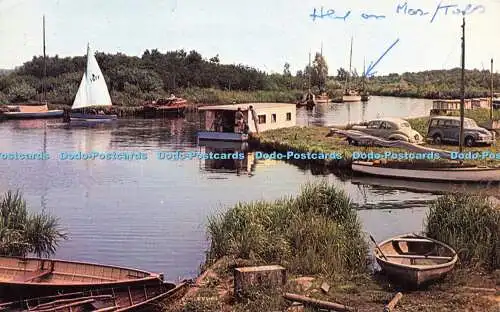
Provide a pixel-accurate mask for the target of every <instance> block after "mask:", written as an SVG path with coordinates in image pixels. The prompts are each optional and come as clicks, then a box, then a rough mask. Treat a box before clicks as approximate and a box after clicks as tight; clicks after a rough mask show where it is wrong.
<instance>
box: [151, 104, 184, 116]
mask: <svg viewBox="0 0 500 312" xmlns="http://www.w3.org/2000/svg"><path fill="white" fill-rule="evenodd" d="M186 109H187V106H179V107H147V106H146V107H143V113H144V118H161V117H167V116H176V115H177V116H182V115H184V113H185V112H186Z"/></svg>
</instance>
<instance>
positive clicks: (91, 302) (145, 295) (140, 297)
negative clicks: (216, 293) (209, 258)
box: [0, 282, 188, 312]
mask: <svg viewBox="0 0 500 312" xmlns="http://www.w3.org/2000/svg"><path fill="white" fill-rule="evenodd" d="M187 290H188V284H187V283H186V282H183V283H181V284H179V285H177V286H176V285H174V284H171V283H163V284H159V285H135V286H123V287H115V288H106V289H97V290H92V291H86V292H78V293H70V294H64V295H56V296H49V297H38V298H33V299H29V300H23V301H15V302H8V303H3V304H0V311H9V312H27V311H30V312H35V311H38V312H42V311H43V312H66V311H67V312H80V311H82V312H83V311H85V312H90V311H100V312H103V311H115V312H118V311H120V312H122V311H140V310H147V311H150V310H151V308H152V307H153V306H154V304H156V303H158V302H159V301H163V302H166V301H167V300H169V301H171V300H175V299H178V298H179V297H181V296H183V295H184V294H185V293H186V291H187Z"/></svg>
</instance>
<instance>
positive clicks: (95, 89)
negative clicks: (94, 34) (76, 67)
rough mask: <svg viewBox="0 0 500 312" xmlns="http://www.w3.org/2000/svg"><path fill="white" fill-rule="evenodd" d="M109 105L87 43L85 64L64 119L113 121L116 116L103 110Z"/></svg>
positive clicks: (98, 121) (106, 92) (109, 102)
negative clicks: (69, 109) (69, 108)
mask: <svg viewBox="0 0 500 312" xmlns="http://www.w3.org/2000/svg"><path fill="white" fill-rule="evenodd" d="M111 106H112V103H111V96H110V95H109V91H108V86H107V85H106V81H105V80H104V75H103V74H102V72H101V69H100V68H99V64H98V63H97V60H96V58H95V55H94V53H93V52H92V51H91V49H90V45H87V66H86V69H85V72H84V73H83V77H82V81H81V82H80V86H79V87H78V91H77V93H76V96H75V100H74V101H73V106H72V107H71V111H70V112H68V114H67V116H66V121H69V122H70V124H74V123H75V124H81V123H87V122H90V123H95V122H97V123H102V122H110V121H114V120H116V119H118V116H117V115H114V114H111V113H109V114H107V113H106V112H105V111H104V109H108V108H110V107H111Z"/></svg>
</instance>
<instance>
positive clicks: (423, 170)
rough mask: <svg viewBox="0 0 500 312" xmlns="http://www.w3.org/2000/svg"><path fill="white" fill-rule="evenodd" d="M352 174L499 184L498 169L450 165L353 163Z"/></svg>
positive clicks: (499, 175) (499, 174) (499, 169)
mask: <svg viewBox="0 0 500 312" xmlns="http://www.w3.org/2000/svg"><path fill="white" fill-rule="evenodd" d="M351 168H352V171H353V172H354V173H359V174H366V175H372V176H378V177H385V178H399V179H410V180H421V181H437V182H469V183H474V182H500V168H495V167H479V166H469V167H466V166H462V167H460V166H459V165H458V164H457V165H455V164H451V163H450V165H449V166H447V167H437V166H436V167H432V166H431V165H429V166H428V167H423V166H422V167H420V168H419V167H418V166H415V164H411V163H408V164H406V165H405V164H404V163H397V162H394V163H393V164H391V163H388V164H385V165H384V164H377V163H375V162H366V161H354V162H353V163H352V165H351Z"/></svg>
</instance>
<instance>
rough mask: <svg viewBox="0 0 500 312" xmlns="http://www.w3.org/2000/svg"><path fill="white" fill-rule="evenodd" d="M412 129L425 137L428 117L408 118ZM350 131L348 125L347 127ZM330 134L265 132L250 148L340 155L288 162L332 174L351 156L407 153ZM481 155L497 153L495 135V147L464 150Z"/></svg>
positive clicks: (484, 117) (481, 115)
mask: <svg viewBox="0 0 500 312" xmlns="http://www.w3.org/2000/svg"><path fill="white" fill-rule="evenodd" d="M465 117H468V118H472V119H474V120H476V121H477V122H478V124H481V123H484V122H486V121H488V120H489V111H488V110H486V109H478V110H474V111H466V114H465ZM493 117H494V119H500V111H495V113H494V116H493ZM406 120H407V121H408V122H409V123H410V124H411V126H412V128H413V129H414V130H416V131H418V132H419V133H420V134H422V135H423V136H424V137H425V135H426V134H427V122H428V120H429V117H420V118H409V119H406ZM347 127H349V125H348V126H347ZM329 133H330V128H329V127H316V126H314V127H292V128H283V129H275V130H269V131H264V132H262V133H259V134H256V135H254V137H253V138H252V140H253V144H254V145H256V146H258V147H259V148H260V149H262V150H264V151H269V152H274V151H276V152H280V153H286V152H288V151H294V152H297V153H308V152H309V153H326V154H329V153H335V152H337V153H339V154H341V156H342V159H340V160H337V159H325V160H319V159H317V160H316V159H311V160H308V161H307V164H305V161H303V160H291V161H290V162H291V163H293V164H296V165H298V166H302V167H303V166H306V165H307V166H315V167H316V169H318V168H324V169H325V170H335V169H349V168H350V166H351V163H352V154H353V152H363V153H369V152H374V153H382V154H383V153H384V152H387V151H390V152H395V153H404V152H407V150H405V149H398V148H384V147H375V146H353V145H349V144H348V142H347V141H346V140H345V138H343V137H339V136H331V137H328V136H327V135H328V134H329ZM424 146H429V147H432V148H436V149H443V150H447V151H458V145H441V146H439V145H431V144H424ZM476 151H477V152H482V151H491V152H494V153H500V135H498V134H497V140H496V144H495V145H492V146H476V147H470V148H468V147H464V152H476ZM413 162H414V163H419V162H426V163H430V161H426V160H415V161H413ZM444 162H450V161H449V160H446V159H440V160H432V163H434V164H436V165H441V164H442V163H444ZM498 163H499V162H498V160H486V159H483V160H466V161H464V165H490V166H491V165H498Z"/></svg>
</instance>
